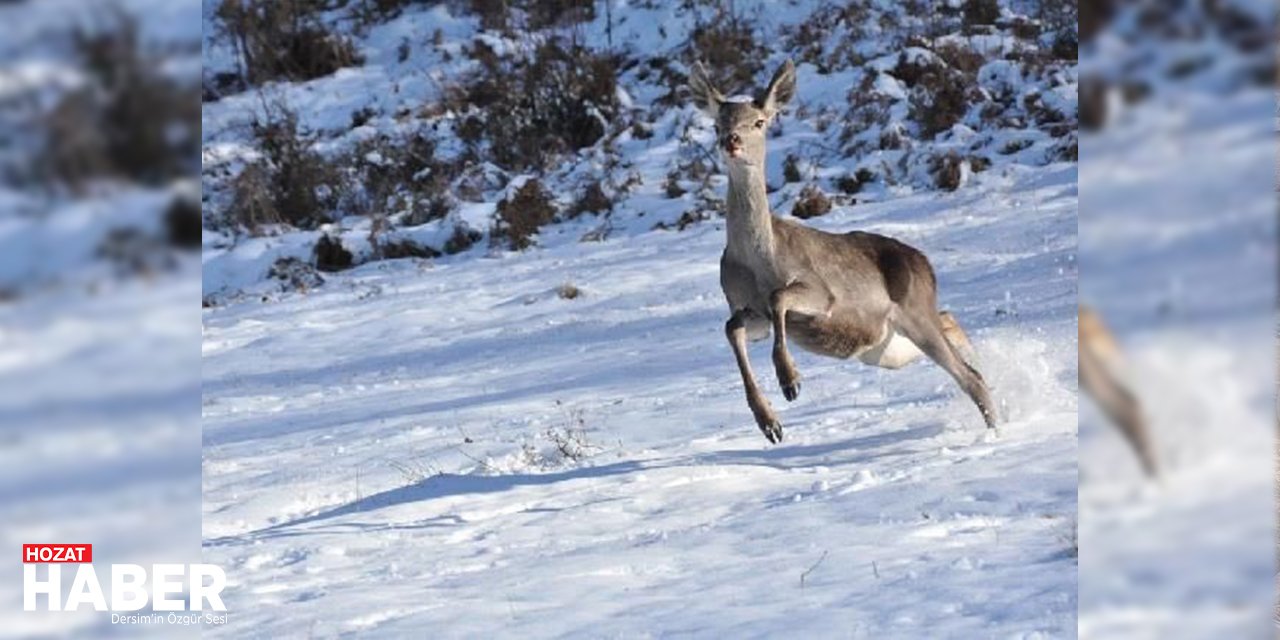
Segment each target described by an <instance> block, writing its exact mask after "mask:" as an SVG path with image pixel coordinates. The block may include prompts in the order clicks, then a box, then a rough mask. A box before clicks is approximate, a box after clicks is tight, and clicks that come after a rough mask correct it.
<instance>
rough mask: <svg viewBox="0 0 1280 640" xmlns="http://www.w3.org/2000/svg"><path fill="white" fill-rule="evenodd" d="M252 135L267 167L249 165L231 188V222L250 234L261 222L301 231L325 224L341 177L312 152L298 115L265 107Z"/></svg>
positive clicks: (275, 106) (326, 161)
mask: <svg viewBox="0 0 1280 640" xmlns="http://www.w3.org/2000/svg"><path fill="white" fill-rule="evenodd" d="M253 133H254V136H255V138H256V139H257V143H258V147H259V148H260V149H261V150H262V152H263V155H264V156H265V162H258V163H254V164H252V165H249V166H248V167H246V168H245V169H244V171H243V172H242V174H241V178H238V179H237V180H236V181H235V182H234V183H233V190H234V191H233V192H234V194H235V195H234V197H233V204H232V207H231V210H232V212H233V214H234V218H233V219H234V220H235V221H236V222H238V223H240V224H242V225H244V226H246V227H248V228H250V229H252V228H254V227H255V226H257V225H258V224H262V223H264V222H270V223H284V224H289V225H292V226H294V227H297V228H300V229H311V228H315V227H316V226H317V225H319V224H322V223H324V222H327V221H328V219H329V210H330V209H331V208H332V204H333V203H332V193H333V192H334V191H335V189H336V188H337V187H339V186H341V176H339V174H338V173H337V171H336V170H335V169H334V168H333V166H332V165H331V164H330V163H329V161H328V160H326V159H325V158H324V157H323V156H321V155H320V154H319V153H316V152H315V151H314V150H312V148H311V139H310V136H309V135H307V134H305V133H303V132H302V131H301V130H300V129H299V127H298V116H297V114H296V113H294V112H293V111H291V110H290V109H288V108H287V107H285V106H284V105H281V104H276V105H268V109H267V114H266V118H265V119H260V120H258V121H255V122H254V123H253ZM250 171H252V172H253V173H252V174H251V175H249V176H247V177H246V176H244V174H245V173H248V172H250ZM322 192H324V193H325V194H327V195H326V196H325V197H322ZM267 202H269V203H270V205H269V206H266V203H267Z"/></svg>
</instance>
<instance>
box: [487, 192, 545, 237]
mask: <svg viewBox="0 0 1280 640" xmlns="http://www.w3.org/2000/svg"><path fill="white" fill-rule="evenodd" d="M555 217H556V206H555V200H554V199H553V198H552V196H551V194H550V193H549V192H548V191H547V190H546V188H545V187H543V186H542V182H540V181H539V180H537V179H536V178H530V179H529V180H526V181H525V183H524V184H523V185H521V186H520V188H519V189H516V190H515V192H514V193H512V194H511V195H510V196H508V197H507V198H504V199H503V200H502V201H500V202H499V203H498V208H497V215H496V216H495V220H494V225H493V230H492V231H490V233H489V241H490V244H493V245H495V246H496V245H501V244H505V245H506V246H507V247H508V248H510V249H514V250H516V251H521V250H524V249H527V248H529V247H531V246H533V236H534V235H535V234H537V233H538V230H539V229H540V228H541V227H542V226H543V225H545V224H547V223H550V222H552V221H554V220H555Z"/></svg>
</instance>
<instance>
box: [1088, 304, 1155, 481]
mask: <svg viewBox="0 0 1280 640" xmlns="http://www.w3.org/2000/svg"><path fill="white" fill-rule="evenodd" d="M1077 319H1078V331H1079V334H1080V335H1079V339H1080V342H1079V347H1078V350H1079V358H1080V366H1079V370H1080V387H1081V388H1082V389H1084V392H1085V394H1086V395H1088V396H1089V397H1091V398H1093V401H1094V403H1095V404H1096V405H1097V406H1098V408H1099V409H1101V410H1102V413H1103V415H1105V416H1106V417H1107V419H1108V420H1109V421H1110V422H1111V424H1113V425H1115V427H1116V428H1117V429H1119V430H1120V433H1121V435H1123V436H1124V438H1125V440H1126V441H1127V442H1128V443H1129V447H1130V448H1132V449H1133V452H1134V454H1135V455H1136V456H1137V457H1138V462H1139V464H1141V465H1142V470H1143V472H1144V473H1146V475H1147V477H1148V478H1159V477H1160V467H1159V465H1158V464H1157V462H1156V456H1155V451H1154V449H1153V448H1152V444H1151V437H1150V435H1149V434H1148V432H1147V421H1146V418H1145V417H1144V415H1143V411H1142V405H1141V403H1140V402H1138V397H1137V396H1136V395H1134V393H1133V391H1131V390H1130V389H1129V386H1128V385H1126V384H1125V382H1124V379H1123V377H1122V376H1121V375H1120V371H1121V370H1122V369H1123V368H1124V359H1123V357H1122V354H1121V352H1120V347H1119V346H1118V345H1117V344H1116V340H1115V337H1114V336H1113V335H1112V333H1111V330H1110V329H1108V328H1107V325H1106V324H1104V323H1103V322H1102V317H1101V316H1099V315H1098V313H1097V312H1096V311H1094V310H1093V309H1092V308H1090V307H1088V306H1085V305H1080V307H1079V312H1078V315H1077Z"/></svg>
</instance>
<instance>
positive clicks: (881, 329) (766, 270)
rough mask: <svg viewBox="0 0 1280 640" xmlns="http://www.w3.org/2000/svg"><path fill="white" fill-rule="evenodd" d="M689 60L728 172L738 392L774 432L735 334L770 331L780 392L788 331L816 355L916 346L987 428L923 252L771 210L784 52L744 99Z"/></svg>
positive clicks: (886, 360)
mask: <svg viewBox="0 0 1280 640" xmlns="http://www.w3.org/2000/svg"><path fill="white" fill-rule="evenodd" d="M693 71H694V72H693V74H692V75H691V76H690V81H689V88H690V91H691V92H692V94H693V97H694V99H695V101H697V102H698V104H699V105H700V106H701V107H702V108H703V110H704V111H706V112H707V113H708V115H710V116H711V117H712V118H713V119H714V120H715V122H716V140H717V146H718V147H719V148H720V151H721V153H722V155H723V157H724V160H725V163H726V166H727V168H728V174H729V191H728V194H727V197H726V199H725V200H726V207H725V208H726V213H727V224H726V232H727V242H726V247H725V251H724V255H723V256H722V257H721V260H720V285H721V288H722V289H723V290H724V294H725V298H726V300H727V301H728V303H729V310H730V312H731V314H732V316H731V317H730V319H729V321H728V322H727V323H726V325H725V332H726V335H727V337H728V339H729V343H730V345H731V346H732V347H733V350H734V357H735V359H736V360H737V362H738V369H739V373H741V375H742V379H743V385H744V387H745V388H746V393H747V404H748V406H749V407H750V408H751V411H752V414H753V415H754V417H755V419H756V424H757V426H759V427H760V429H761V431H763V432H764V434H765V437H766V438H768V439H769V440H770V441H771V442H777V441H779V440H780V439H781V438H782V425H781V424H780V423H779V421H778V418H777V415H776V414H775V413H774V411H773V408H772V406H771V405H770V404H769V401H768V399H766V398H765V397H764V395H763V393H761V391H760V388H759V386H758V385H757V384H756V381H755V379H754V374H753V373H752V371H751V364H750V361H749V360H748V358H747V354H746V347H745V344H746V340H747V338H748V337H764V336H767V335H768V334H769V333H770V332H772V333H773V336H774V342H773V354H772V355H773V365H774V371H775V373H776V374H777V377H778V384H779V386H781V387H782V391H783V395H784V396H785V397H786V399H787V400H789V401H790V400H795V399H796V398H797V397H798V396H799V393H800V374H799V372H798V371H797V369H796V365H795V361H794V360H793V359H792V357H791V353H790V351H789V350H788V346H787V345H788V337H789V336H790V337H793V338H794V339H795V341H796V343H797V344H799V345H800V346H801V347H802V348H804V349H806V350H809V351H812V352H815V353H818V354H821V355H827V356H834V357H838V358H850V357H857V358H859V359H860V360H862V361H863V362H867V363H869V364H874V365H877V366H883V367H888V368H898V367H902V366H904V365H906V364H907V363H909V362H911V361H912V360H914V359H915V358H917V357H918V356H919V355H920V354H921V353H922V352H923V354H924V355H927V356H928V357H929V358H930V359H932V360H933V361H934V362H936V363H938V365H939V366H941V367H942V368H943V369H945V370H946V371H947V372H948V373H950V374H951V376H952V377H953V378H954V379H955V380H956V382H957V384H959V385H960V387H961V388H962V389H963V390H964V391H965V393H967V394H968V395H969V397H970V398H971V399H972V400H973V401H974V403H975V404H976V405H977V406H978V409H979V411H980V412H981V414H982V417H983V419H984V420H985V421H986V423H987V426H988V427H990V428H994V427H995V423H996V411H995V405H994V403H993V402H992V400H991V396H990V392H989V391H988V389H987V387H986V383H985V382H984V381H983V379H982V376H981V375H980V374H979V373H978V372H977V370H976V369H974V367H973V364H972V356H971V352H972V349H968V351H969V352H970V354H969V355H966V354H962V353H961V349H960V345H962V344H963V345H964V346H966V347H967V346H968V338H967V337H966V336H964V332H963V331H962V330H960V328H959V325H958V324H957V323H956V322H955V318H954V317H951V316H950V315H947V316H945V317H944V316H942V315H940V314H939V312H938V309H937V298H938V296H937V279H936V277H935V276H934V273H933V268H932V267H931V266H930V264H929V260H928V259H927V258H926V257H925V256H924V254H923V253H921V252H920V251H918V250H916V249H914V248H912V247H910V246H908V245H906V244H903V243H901V242H899V241H897V240H894V239H892V238H887V237H885V236H880V235H876V234H873V233H865V232H861V231H855V232H852V233H846V234H834V233H827V232H825V231H821V230H818V229H814V228H812V227H807V226H804V225H802V224H800V223H797V222H794V221H791V220H786V219H783V218H778V217H775V216H773V215H772V213H771V212H770V210H769V202H768V196H767V194H766V189H765V182H764V159H765V131H766V130H767V128H768V124H769V122H771V121H772V119H773V118H774V116H775V115H776V114H777V110H778V109H779V108H780V107H781V106H782V105H784V104H785V103H786V102H787V101H788V100H789V99H790V98H791V96H793V95H794V93H795V68H794V67H793V66H792V64H791V63H790V62H789V61H788V62H786V63H785V64H783V65H782V67H781V68H779V69H778V71H777V73H776V74H774V77H773V80H771V81H770V82H769V85H768V87H767V88H765V89H764V90H762V91H761V92H759V93H758V94H757V96H756V98H755V99H754V100H752V101H750V102H742V101H735V102H729V101H726V100H725V99H724V97H723V95H721V93H720V92H719V91H718V90H717V89H716V88H715V87H714V86H713V85H712V84H711V82H710V81H709V80H708V79H707V75H706V72H705V70H703V69H702V67H701V66H700V65H695V68H694V70H693Z"/></svg>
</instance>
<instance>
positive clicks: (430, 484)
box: [204, 421, 945, 547]
mask: <svg viewBox="0 0 1280 640" xmlns="http://www.w3.org/2000/svg"><path fill="white" fill-rule="evenodd" d="M944 431H945V427H944V425H943V424H942V423H941V422H936V421H930V422H926V423H923V424H919V425H916V426H913V427H909V428H907V429H905V430H901V431H893V432H890V433H876V434H871V435H865V436H860V437H855V438H847V439H844V440H838V441H829V442H816V443H811V444H794V445H782V446H778V447H770V448H768V449H756V448H742V449H726V450H719V451H709V452H702V453H694V454H690V455H687V456H681V457H676V458H653V459H647V460H623V461H618V462H611V463H608V464H602V465H594V466H578V467H572V468H567V469H561V470H557V471H550V472H546V473H512V474H501V475H473V474H452V473H440V474H436V475H433V476H430V477H428V478H424V479H423V480H420V481H418V482H414V483H412V484H408V485H404V486H400V487H396V488H393V489H388V490H386V491H382V492H379V493H375V494H372V495H368V496H365V497H363V498H360V499H358V500H355V501H353V502H349V503H347V504H344V505H340V506H337V507H333V508H331V509H327V510H324V511H321V512H319V513H315V514H312V515H309V516H304V517H302V518H298V519H295V520H290V521H288V522H281V523H278V524H274V525H271V526H268V527H265V528H262V529H258V530H255V531H250V532H247V533H242V534H235V535H229V536H222V537H219V538H214V539H210V540H206V541H205V542H204V546H206V547H214V546H226V545H241V544H253V543H255V542H258V541H261V540H268V539H274V538H291V537H302V536H307V535H312V534H336V533H356V534H358V533H365V532H370V531H398V530H426V529H436V528H441V529H447V528H451V527H454V526H458V525H463V524H466V520H465V519H463V518H462V517H460V516H458V515H454V514H444V515H437V516H433V517H431V518H427V519H424V520H418V521H410V522H395V521H390V520H385V521H383V520H379V519H378V518H377V517H376V514H377V512H379V511H381V510H384V509H389V508H394V507H398V506H403V505H410V504H417V503H427V502H430V501H432V500H439V499H444V498H450V497H460V496H478V495H484V494H494V493H502V492H506V491H511V490H516V489H519V488H521V487H539V486H550V485H555V484H559V483H563V482H570V481H574V480H588V479H600V478H610V477H616V476H626V475H632V474H638V473H643V472H649V471H656V470H663V469H677V468H689V469H696V468H705V467H715V466H761V467H769V468H773V469H778V470H782V471H789V470H793V469H803V468H808V467H813V466H819V465H821V466H843V465H860V464H865V463H867V462H869V461H871V460H875V459H878V458H881V457H884V456H893V455H897V454H905V453H911V452H913V447H912V443H915V442H919V441H926V440H929V439H931V438H933V437H935V436H938V435H940V434H941V433H943V432H944ZM622 499H624V498H622V497H614V498H603V499H597V500H594V501H591V502H589V503H586V504H595V503H600V502H609V501H614V500H622ZM761 499H762V500H767V496H764V495H762V496H761ZM577 506H583V505H577ZM547 510H548V509H546V508H530V509H528V511H547ZM551 510H555V509H551ZM362 514H367V515H368V516H370V518H368V519H367V520H366V521H349V520H344V519H346V518H348V517H354V516H360V515H362Z"/></svg>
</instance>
